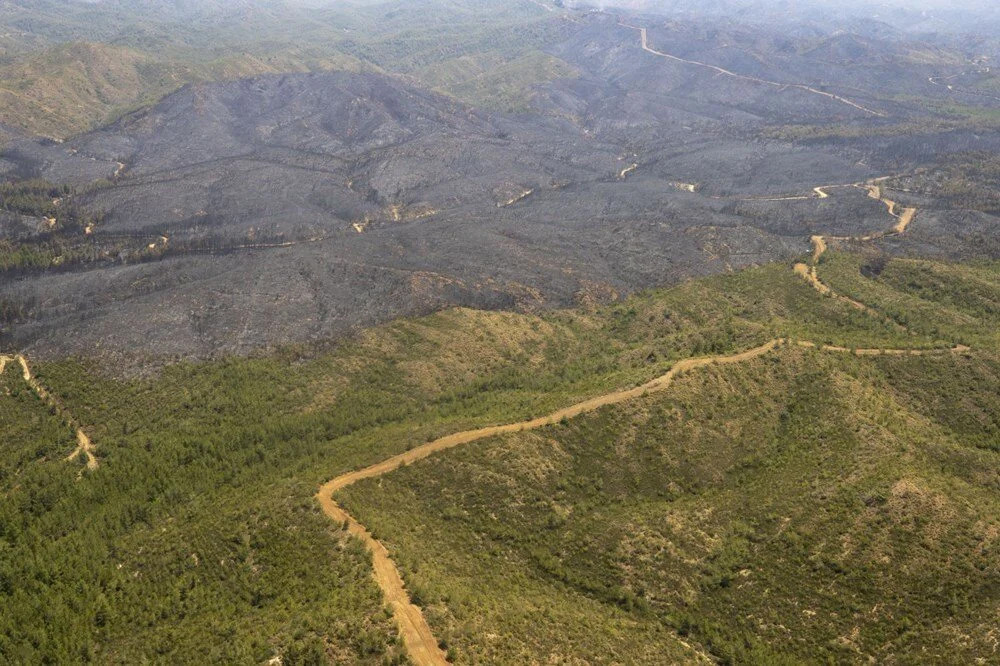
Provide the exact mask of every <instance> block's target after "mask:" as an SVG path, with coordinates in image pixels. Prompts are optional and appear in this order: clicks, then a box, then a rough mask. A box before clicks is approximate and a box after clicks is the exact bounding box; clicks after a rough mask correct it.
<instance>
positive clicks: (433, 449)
mask: <svg viewBox="0 0 1000 666" xmlns="http://www.w3.org/2000/svg"><path fill="white" fill-rule="evenodd" d="M792 344H794V345H798V346H800V347H808V348H812V349H818V350H820V351H827V352H833V353H853V354H855V355H857V356H882V355H891V356H906V355H912V356H920V355H930V354H947V353H956V352H964V351H968V350H969V348H968V347H964V346H957V347H954V348H952V349H941V350H937V349H934V350H922V349H855V350H851V349H848V348H846V347H837V346H832V345H824V344H817V343H814V342H809V341H806V340H798V341H791V340H789V339H787V338H778V339H775V340H771V341H770V342H767V343H765V344H763V345H761V346H759V347H754V348H753V349H748V350H747V351H744V352H741V353H738V354H733V355H730V356H708V357H704V358H690V359H685V360H682V361H678V362H677V363H676V364H675V365H674V366H673V367H672V368H671V369H670V371H669V372H667V373H666V374H665V375H662V376H661V377H657V378H656V379H653V380H651V381H649V382H647V383H645V384H643V385H642V386H638V387H636V388H632V389H625V390H621V391H615V392H613V393H607V394H605V395H602V396H598V397H596V398H591V399H590V400H585V401H583V402H579V403H577V404H575V405H572V406H570V407H566V408H563V409H560V410H558V411H555V412H553V413H551V414H549V415H548V416H542V417H539V418H535V419H531V420H529V421H522V422H518V423H508V424H506V425H498V426H490V427H487V428H479V429H477V430H467V431H464V432H458V433H455V434H452V435H447V436H445V437H442V438H440V439H436V440H434V441H433V442H429V443H427V444H424V445H423V446H418V447H417V448H414V449H411V450H409V451H406V452H405V453H401V454H399V455H396V456H393V457H391V458H388V459H386V460H383V461H382V462H380V463H376V464H374V465H371V466H370V467H365V468H364V469H360V470H356V471H354V472H349V473H347V474H343V475H341V476H338V477H336V478H334V479H332V480H330V481H329V482H327V483H326V484H324V485H323V486H322V487H321V488H320V489H319V492H318V493H317V494H316V499H317V500H318V501H319V503H320V506H321V507H322V508H323V512H324V513H325V514H326V515H327V516H329V517H330V519H332V520H333V521H335V522H337V523H340V524H343V525H346V526H347V529H348V531H349V532H350V533H351V534H353V535H354V536H356V537H358V538H359V539H361V541H362V542H363V543H364V544H365V546H366V547H367V548H368V550H369V551H371V553H372V561H373V567H374V572H373V575H374V578H375V581H376V582H377V583H378V585H379V587H380V588H381V589H382V592H383V594H385V597H386V600H387V602H388V603H389V605H390V607H391V608H392V611H393V615H394V616H395V618H396V621H397V623H398V624H399V628H400V633H401V635H402V638H403V643H404V645H405V646H406V650H407V653H408V654H409V657H410V659H411V660H412V661H413V663H414V664H417V665H418V666H441V665H442V664H447V663H448V660H447V658H446V656H445V653H444V652H443V651H442V650H441V649H440V647H439V646H438V641H437V639H435V638H434V633H433V632H432V631H431V628H430V626H429V625H428V624H427V620H426V619H425V618H424V615H423V613H422V612H421V610H420V608H418V607H417V606H415V605H414V604H413V603H412V602H411V601H410V597H409V595H408V594H407V592H406V587H405V585H404V583H403V579H402V577H401V576H400V574H399V570H398V569H397V568H396V565H395V564H394V563H393V561H392V558H391V557H390V555H389V551H388V550H387V549H386V547H385V546H384V545H383V544H382V543H381V542H380V541H379V540H378V539H376V538H375V537H373V536H372V534H371V533H370V532H369V531H368V530H367V529H366V528H365V527H364V525H362V524H361V523H359V522H358V521H357V520H355V519H354V517H353V516H351V515H350V514H349V513H347V511H345V510H344V509H343V508H342V507H341V506H340V505H338V504H337V502H336V501H335V500H334V499H333V494H334V493H336V492H337V491H339V490H342V489H343V488H346V487H347V486H350V485H351V484H354V483H357V482H358V481H361V480H362V479H370V478H373V477H378V476H382V475H384V474H388V473H389V472H392V471H393V470H396V469H399V468H400V467H401V466H403V465H408V464H410V463H413V462H417V461H419V460H423V459H424V458H427V457H429V456H431V455H433V454H435V453H438V452H441V451H445V450H447V449H452V448H455V447H457V446H461V445H463V444H468V443H470V442H475V441H477V440H481V439H485V438H487V437H493V436H495V435H503V434H507V433H514V432H523V431H526V430H536V429H538V428H544V427H546V426H550V425H553V424H555V423H559V422H560V421H562V420H563V419H570V418H573V417H576V416H579V415H581V414H585V413H588V412H593V411H595V410H597V409H600V408H601V407H605V406H608V405H614V404H618V403H621V402H624V401H626V400H632V399H634V398H638V397H640V396H643V395H647V394H650V393H656V392H660V391H665V390H667V389H668V388H670V386H671V385H672V384H673V382H674V379H675V378H677V377H678V376H679V375H682V374H684V373H687V372H690V371H692V370H696V369H698V368H704V367H706V366H710V365H731V364H734V363H742V362H745V361H749V360H751V359H754V358H757V357H759V356H763V355H764V354H767V353H768V352H771V351H773V350H775V349H777V348H778V347H781V346H784V345H792Z"/></svg>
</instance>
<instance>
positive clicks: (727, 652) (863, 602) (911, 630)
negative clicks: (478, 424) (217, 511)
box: [342, 348, 1000, 664]
mask: <svg viewBox="0 0 1000 666" xmlns="http://www.w3.org/2000/svg"><path fill="white" fill-rule="evenodd" d="M998 381H1000V363H998V361H997V359H996V358H991V359H988V360H984V359H982V358H980V357H969V358H963V357H960V356H953V355H945V356H943V357H920V358H916V357H913V358H885V359H878V360H874V361H873V360H866V359H858V358H854V357H851V356H848V355H845V354H839V355H831V354H824V353H822V352H818V351H815V350H811V351H806V350H801V349H797V348H786V349H784V350H780V351H779V352H776V353H774V354H772V355H769V356H767V357H764V358H761V359H758V360H755V361H753V362H751V363H748V364H746V365H738V366H726V367H724V368H721V367H720V368H717V369H708V370H706V371H703V372H695V373H691V374H690V375H687V376H685V377H684V378H683V379H682V380H680V382H679V383H678V384H677V385H676V386H675V387H674V389H673V390H671V391H669V392H668V393H666V394H663V395H657V396H650V397H648V398H645V399H641V400H636V401H633V402H631V403H628V404H625V405H621V406H616V407H614V408H607V409H604V410H601V411H600V412H597V413H595V414H592V415H589V416H585V417H582V418H579V419H575V420H572V421H569V422H567V423H564V424H560V425H556V426H552V427H550V428H547V429H545V430H543V431H538V432H535V433H530V434H516V435H508V436H505V437H502V438H497V439H493V440H488V441H483V442H478V443H474V444H471V445H468V446H467V447H465V448H460V449H456V450H453V451H450V452H447V453H444V454H442V455H439V456H435V457H433V458H431V459H428V460H427V461H424V462H421V463H418V464H414V465H411V466H409V467H407V468H404V469H401V470H400V471H397V472H395V473H393V474H391V475H388V476H385V477H382V478H380V479H378V480H370V481H365V482H361V483H359V484H358V485H356V486H352V487H350V488H348V489H346V490H345V491H343V493H342V499H343V500H345V501H346V503H347V506H348V508H349V509H350V510H351V511H352V512H353V513H354V515H356V516H357V517H358V518H359V520H361V521H362V522H364V523H365V524H367V525H369V526H370V528H371V529H373V530H374V532H375V533H376V534H377V535H378V536H379V538H381V539H383V541H384V542H385V543H386V544H387V545H388V546H389V547H390V549H391V551H392V552H393V555H394V557H395V558H396V561H397V562H398V563H399V565H400V567H401V569H402V570H403V571H404V575H405V577H406V579H407V581H408V584H409V586H410V588H411V589H413V590H414V591H415V594H416V597H417V598H418V599H419V600H420V603H421V604H422V605H423V606H424V608H425V612H426V614H427V616H428V619H429V621H430V623H431V626H432V628H433V629H434V631H435V633H436V635H437V636H439V637H440V638H441V640H442V641H444V642H445V643H446V644H447V645H448V646H449V647H450V648H451V649H452V653H453V654H454V655H455V656H457V657H458V658H459V661H461V662H463V663H525V662H527V661H542V660H543V658H544V657H545V656H547V655H550V654H554V655H561V656H563V657H566V658H569V657H570V656H572V658H574V659H582V660H586V661H591V662H601V661H607V660H611V659H613V660H614V661H618V662H621V663H649V664H659V663H663V662H664V660H666V661H668V662H672V661H675V660H676V656H675V655H677V654H678V652H679V647H678V645H677V640H676V639H674V640H673V642H671V641H670V640H669V638H670V636H669V635H666V634H665V632H664V631H663V628H664V627H670V628H672V629H673V630H675V631H676V632H677V634H678V635H680V636H682V637H686V638H687V640H688V641H689V642H690V643H691V644H692V645H694V646H700V647H701V648H702V649H703V650H704V651H705V652H706V653H708V654H710V655H712V656H713V657H714V658H716V659H718V660H719V661H721V662H723V663H762V664H765V663H766V664H773V663H803V662H807V661H808V662H812V661H816V662H823V661H830V662H834V663H849V662H861V661H865V660H867V659H872V660H874V661H876V662H885V661H889V660H899V661H900V662H904V663H926V662H928V661H929V662H932V663H955V664H966V663H973V662H974V661H975V660H976V659H977V658H984V657H987V658H988V656H989V655H991V654H992V650H993V645H992V641H991V639H990V632H991V631H992V630H993V628H994V627H995V626H996V620H997V616H996V601H997V594H998V592H1000V591H998V589H997V587H996V577H997V574H998V573H1000V568H998V558H997V550H996V549H997V543H996V535H997V530H998V529H1000V520H998V516H1000V501H998V499H997V490H998V486H997V481H996V479H997V474H998V472H1000V460H998V458H997V450H996V449H995V448H994V449H993V450H989V449H977V448H975V447H974V446H972V445H970V442H969V441H968V439H967V437H966V431H968V430H969V429H970V427H969V426H970V425H972V424H976V423H977V422H978V423H980V424H981V420H982V418H983V414H984V413H985V414H996V413H998V411H997V410H998V409H1000V398H998V396H997V394H996V392H995V390H993V389H992V388H991V387H994V388H995V387H996V386H997V385H998ZM942 396H948V402H949V404H950V405H952V406H953V407H954V409H953V410H952V413H950V414H943V413H938V412H941V411H943V410H941V409H940V407H939V406H938V405H936V404H935V403H939V402H940V401H941V398H942ZM968 401H977V402H978V403H979V404H978V405H976V407H972V406H971V405H969V406H967V404H968ZM986 410H992V411H986ZM987 418H990V417H987ZM992 428H993V431H992V435H987V432H988V431H986V430H985V429H976V428H972V429H973V430H975V431H976V433H977V435H978V436H981V437H991V438H992V440H993V443H994V447H995V446H996V440H997V437H998V434H997V432H998V431H997V429H996V423H995V422H994V423H993V424H992ZM627 624H630V625H631V626H629V628H628V630H627V631H628V632H630V633H629V634H628V635H626V636H622V634H621V632H622V631H623V629H622V627H623V626H624V625H627ZM629 637H632V638H633V639H634V640H631V641H630V640H628V638H629ZM651 637H655V638H651ZM651 640H653V641H655V640H658V641H659V642H654V643H652V644H650V641H651ZM664 654H666V655H669V656H668V658H666V659H664V657H663V656H662V655H664ZM612 655H613V657H612Z"/></svg>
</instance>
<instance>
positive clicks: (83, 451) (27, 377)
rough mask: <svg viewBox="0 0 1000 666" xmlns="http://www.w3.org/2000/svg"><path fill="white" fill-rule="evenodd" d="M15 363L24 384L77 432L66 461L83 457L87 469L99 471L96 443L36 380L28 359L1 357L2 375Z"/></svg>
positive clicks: (0, 367)
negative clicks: (74, 445)
mask: <svg viewBox="0 0 1000 666" xmlns="http://www.w3.org/2000/svg"><path fill="white" fill-rule="evenodd" d="M14 362H17V363H18V364H20V366H21V377H22V378H23V379H24V382H25V383H26V384H27V385H28V386H29V387H31V390H33V391H34V392H35V395H37V396H38V397H39V399H41V401H42V402H44V403H45V404H47V405H48V406H49V407H51V408H52V409H54V410H55V411H56V413H57V414H58V415H59V416H61V417H62V419H63V420H64V421H65V422H66V424H67V425H69V426H70V427H71V428H73V429H74V430H75V431H76V449H75V450H74V451H73V453H71V454H69V456H67V457H66V460H75V459H76V458H78V457H80V456H81V455H82V456H84V457H85V458H86V459H87V469H89V470H95V469H97V468H98V467H99V463H98V462H97V456H95V455H94V449H95V446H94V443H93V442H92V441H91V440H90V437H88V436H87V433H85V432H84V431H83V428H82V427H81V426H80V424H79V423H77V422H76V420H75V419H74V418H73V417H72V416H70V415H69V414H68V413H67V412H66V410H65V409H63V407H62V405H60V404H59V401H58V400H56V399H55V396H53V395H52V393H50V392H49V390H48V389H46V388H45V387H44V386H42V385H41V384H40V383H39V382H38V380H37V379H35V376H34V375H33V374H32V372H31V366H30V365H28V359H26V358H25V357H24V356H23V355H21V354H18V355H17V356H0V375H2V374H3V372H4V370H5V369H6V368H7V364H8V363H14Z"/></svg>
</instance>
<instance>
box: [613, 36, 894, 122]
mask: <svg viewBox="0 0 1000 666" xmlns="http://www.w3.org/2000/svg"><path fill="white" fill-rule="evenodd" d="M618 25H620V26H622V27H624V28H631V29H632V30H638V31H639V38H640V42H641V44H642V50H643V51H646V52H647V53H652V54H653V55H657V56H660V57H661V58H668V59H669V60H675V61H677V62H682V63H685V64H688V65H696V66H698V67H705V68H707V69H711V70H713V71H715V72H718V73H719V74H722V75H724V76H731V77H733V78H736V79H742V80H744V81H752V82H753V83H760V84H763V85H767V86H773V87H775V88H780V89H782V90H784V89H786V88H795V89H797V90H804V91H805V92H808V93H812V94H814V95H820V96H822V97H827V98H829V99H832V100H835V101H837V102H840V103H841V104H846V105H847V106H851V107H854V108H855V109H858V110H859V111H864V112H865V113H867V114H869V115H872V116H878V117H879V118H885V117H886V114H885V113H882V112H881V111H875V110H874V109H869V108H868V107H866V106H862V105H860V104H858V103H857V102H853V101H851V100H849V99H847V98H846V97H841V96H840V95H834V94H833V93H828V92H825V91H823V90H817V89H816V88H813V87H812V86H807V85H805V84H804V83H782V82H780V81H770V80H768V79H761V78H758V77H756V76H749V75H747V74H738V73H736V72H732V71H730V70H728V69H723V68H722V67H719V66H718V65H710V64H708V63H706V62H699V61H698V60H688V59H687V58H681V57H679V56H675V55H671V54H669V53H664V52H663V51H657V50H656V49H654V48H652V47H651V46H650V45H649V38H648V35H647V33H646V28H641V27H639V26H636V25H630V24H628V23H624V22H622V21H620V20H619V22H618Z"/></svg>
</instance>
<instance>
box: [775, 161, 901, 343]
mask: <svg viewBox="0 0 1000 666" xmlns="http://www.w3.org/2000/svg"><path fill="white" fill-rule="evenodd" d="M891 177H892V176H883V177H882V178H875V179H873V180H870V181H868V182H867V183H854V184H852V185H830V186H826V187H817V188H815V189H814V190H813V191H814V192H815V193H816V195H817V196H818V197H819V198H821V199H826V198H827V197H828V196H829V195H828V194H827V193H826V192H825V191H824V190H826V189H831V188H833V187H858V188H862V189H864V190H867V191H868V196H869V197H870V198H872V199H875V200H876V201H881V202H882V203H884V204H885V206H886V208H887V209H888V210H889V215H891V216H893V217H894V218H896V223H895V224H894V225H893V226H892V228H891V229H889V230H888V231H877V232H874V233H870V234H867V235H864V236H813V237H812V238H811V239H810V242H811V243H812V247H813V252H812V261H811V263H810V264H808V265H807V264H804V263H797V264H795V266H794V267H793V268H794V270H795V273H796V274H798V275H800V276H801V277H802V278H804V279H805V280H806V281H807V282H809V284H811V285H812V286H813V288H814V289H816V291H818V292H819V293H821V294H823V295H824V296H827V295H832V296H833V297H834V298H837V299H838V300H840V301H843V302H844V303H847V304H849V305H850V306H851V307H854V308H857V309H858V310H863V311H864V312H867V313H869V314H871V315H873V316H876V317H883V318H884V315H882V313H880V312H879V311H877V310H875V309H874V308H871V307H869V306H867V305H865V304H864V303H861V302H860V301H856V300H854V299H853V298H849V297H847V296H843V295H841V294H837V293H836V292H834V291H833V289H832V288H830V286H829V285H827V284H825V283H824V282H823V281H822V280H820V278H819V273H818V270H817V267H818V266H819V260H820V258H821V257H822V256H823V255H824V254H825V253H826V251H827V249H828V246H829V243H830V242H831V241H856V242H864V243H867V242H870V241H874V240H879V239H882V238H889V237H890V236H899V235H901V234H904V233H906V230H907V229H908V228H909V226H910V223H911V222H913V218H914V217H916V215H917V209H916V208H913V207H907V208H903V210H902V211H900V212H899V213H897V212H896V206H897V203H896V202H895V201H893V200H892V199H889V198H886V197H885V196H883V194H884V191H883V188H882V183H883V182H885V181H886V180H888V179H889V178H891ZM803 198H810V197H809V196H805V197H803ZM789 199H790V198H782V199H772V200H771V201H784V200H789ZM893 323H894V324H895V325H897V326H902V325H901V324H898V323H897V322H895V321H894V322H893ZM903 328H905V327H903Z"/></svg>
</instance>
